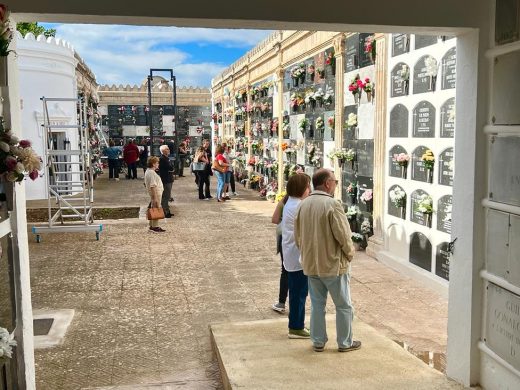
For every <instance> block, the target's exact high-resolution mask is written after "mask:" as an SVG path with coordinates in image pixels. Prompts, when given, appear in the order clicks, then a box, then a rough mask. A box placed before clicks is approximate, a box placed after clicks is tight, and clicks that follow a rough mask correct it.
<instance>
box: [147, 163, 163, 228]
mask: <svg viewBox="0 0 520 390" xmlns="http://www.w3.org/2000/svg"><path fill="white" fill-rule="evenodd" d="M146 165H147V167H148V169H147V170H146V172H145V174H144V185H145V186H146V189H147V190H148V193H149V194H150V205H149V206H148V207H161V197H162V193H163V191H164V187H163V183H162V180H161V177H160V176H159V175H158V174H157V173H156V172H155V171H156V170H157V169H159V157H155V156H152V157H148V161H147V164H146ZM150 231H152V232H156V233H161V232H165V231H166V230H164V229H162V228H160V227H159V220H157V219H155V220H150Z"/></svg>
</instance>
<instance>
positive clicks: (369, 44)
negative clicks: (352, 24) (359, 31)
mask: <svg viewBox="0 0 520 390" xmlns="http://www.w3.org/2000/svg"><path fill="white" fill-rule="evenodd" d="M363 51H364V52H365V54H366V55H367V56H368V57H369V58H370V61H372V62H374V61H375V60H376V40H375V38H374V36H373V35H370V36H369V37H367V38H366V39H365V45H364V48H363Z"/></svg>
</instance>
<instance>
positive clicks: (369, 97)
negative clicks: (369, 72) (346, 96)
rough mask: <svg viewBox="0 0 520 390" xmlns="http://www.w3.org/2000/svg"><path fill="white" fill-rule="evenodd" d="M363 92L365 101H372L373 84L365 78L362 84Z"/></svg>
mask: <svg viewBox="0 0 520 390" xmlns="http://www.w3.org/2000/svg"><path fill="white" fill-rule="evenodd" d="M363 91H365V94H366V95H367V101H369V102H371V101H372V96H373V94H374V84H373V83H372V82H371V81H370V79H369V78H368V77H367V78H366V79H365V82H364V83H363Z"/></svg>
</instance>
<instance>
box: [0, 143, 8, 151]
mask: <svg viewBox="0 0 520 390" xmlns="http://www.w3.org/2000/svg"><path fill="white" fill-rule="evenodd" d="M0 149H2V151H4V152H6V153H9V150H10V147H9V145H8V144H7V143H5V142H4V141H0Z"/></svg>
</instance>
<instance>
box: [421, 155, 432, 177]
mask: <svg viewBox="0 0 520 390" xmlns="http://www.w3.org/2000/svg"><path fill="white" fill-rule="evenodd" d="M421 160H422V163H423V166H424V168H425V169H426V181H427V182H428V183H432V182H433V167H434V166H435V156H434V155H433V152H432V151H431V150H430V149H428V150H426V152H424V154H423V155H422V156H421Z"/></svg>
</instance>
